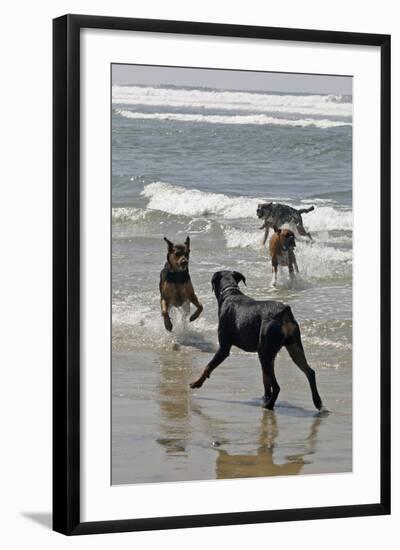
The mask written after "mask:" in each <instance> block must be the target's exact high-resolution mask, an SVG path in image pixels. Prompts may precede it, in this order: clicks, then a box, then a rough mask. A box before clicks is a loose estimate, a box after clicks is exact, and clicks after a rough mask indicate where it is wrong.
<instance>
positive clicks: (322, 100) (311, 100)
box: [112, 86, 352, 118]
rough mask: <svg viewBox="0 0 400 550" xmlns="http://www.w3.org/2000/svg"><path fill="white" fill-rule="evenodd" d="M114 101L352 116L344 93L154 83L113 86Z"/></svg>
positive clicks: (151, 104) (119, 102) (118, 102)
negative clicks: (299, 93) (241, 90)
mask: <svg viewBox="0 0 400 550" xmlns="http://www.w3.org/2000/svg"><path fill="white" fill-rule="evenodd" d="M112 101H113V103H114V104H123V105H146V106H162V107H185V108H197V109H198V108H206V109H219V110H221V109H223V110H230V111H252V112H262V113H265V112H269V113H271V112H275V113H278V112H279V113H299V114H303V115H322V116H339V117H349V118H351V116H352V103H351V102H350V97H349V96H341V95H318V94H313V95H296V94H286V95H281V94H268V93H256V92H253V93H250V92H235V91H223V90H200V89H187V88H185V89H180V88H162V87H159V88H158V87H157V88H156V87H152V86H113V88H112Z"/></svg>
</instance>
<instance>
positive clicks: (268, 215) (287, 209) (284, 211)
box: [257, 202, 314, 244]
mask: <svg viewBox="0 0 400 550" xmlns="http://www.w3.org/2000/svg"><path fill="white" fill-rule="evenodd" d="M313 210H314V207H313V206H310V208H302V209H300V210H296V208H292V207H291V206H287V205H286V204H279V203H277V204H273V203H272V202H267V203H264V204H259V205H258V206H257V217H258V218H260V219H261V218H263V219H264V223H263V225H262V226H261V227H260V229H265V233H264V239H263V244H265V243H266V240H267V238H268V233H269V229H270V228H272V227H274V225H276V226H277V227H278V229H280V228H281V227H282V225H283V224H284V223H288V224H289V225H291V226H292V227H293V228H296V229H297V231H298V232H299V235H302V236H303V237H308V238H309V239H310V240H311V241H312V237H311V235H310V233H308V232H307V231H306V230H305V229H304V225H303V218H302V217H301V215H302V214H308V212H312V211H313Z"/></svg>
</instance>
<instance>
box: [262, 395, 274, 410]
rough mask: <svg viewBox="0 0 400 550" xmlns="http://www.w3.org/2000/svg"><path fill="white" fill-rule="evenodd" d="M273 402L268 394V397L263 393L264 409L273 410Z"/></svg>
mask: <svg viewBox="0 0 400 550" xmlns="http://www.w3.org/2000/svg"><path fill="white" fill-rule="evenodd" d="M274 404H275V403H273V402H271V397H270V396H269V397H268V398H267V397H266V396H265V395H264V397H263V408H264V409H268V410H269V411H273V410H274Z"/></svg>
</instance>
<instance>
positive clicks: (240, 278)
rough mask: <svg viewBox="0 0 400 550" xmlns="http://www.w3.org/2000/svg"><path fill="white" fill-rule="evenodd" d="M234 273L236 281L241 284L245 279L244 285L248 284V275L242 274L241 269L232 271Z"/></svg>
mask: <svg viewBox="0 0 400 550" xmlns="http://www.w3.org/2000/svg"><path fill="white" fill-rule="evenodd" d="M232 275H233V278H234V279H235V281H236V282H237V283H238V284H239V283H240V281H243V283H244V285H245V286H247V285H246V277H245V276H244V275H242V274H241V273H239V271H232Z"/></svg>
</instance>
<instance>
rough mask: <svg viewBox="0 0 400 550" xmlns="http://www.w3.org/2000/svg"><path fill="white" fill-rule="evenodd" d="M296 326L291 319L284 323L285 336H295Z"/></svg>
mask: <svg viewBox="0 0 400 550" xmlns="http://www.w3.org/2000/svg"><path fill="white" fill-rule="evenodd" d="M295 328H296V325H295V324H294V323H292V322H291V321H286V322H285V323H283V325H282V332H283V334H284V335H285V338H289V337H290V336H293V333H294V330H295Z"/></svg>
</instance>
